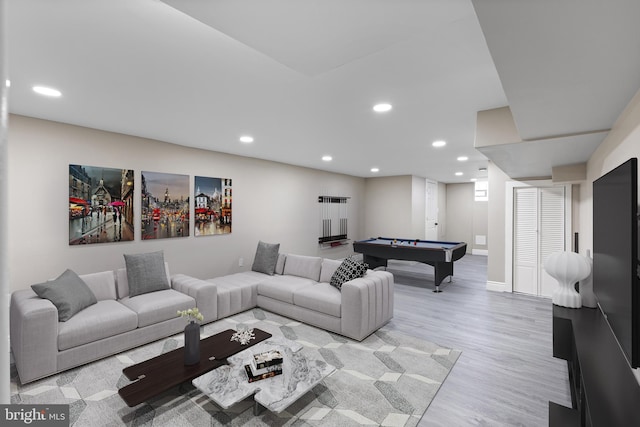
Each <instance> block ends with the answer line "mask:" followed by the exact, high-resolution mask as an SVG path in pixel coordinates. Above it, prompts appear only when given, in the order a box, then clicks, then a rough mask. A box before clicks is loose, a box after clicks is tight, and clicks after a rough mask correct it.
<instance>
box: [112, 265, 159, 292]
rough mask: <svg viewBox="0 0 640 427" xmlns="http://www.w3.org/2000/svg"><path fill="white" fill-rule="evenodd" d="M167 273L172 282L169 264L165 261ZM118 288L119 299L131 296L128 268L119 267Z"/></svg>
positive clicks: (117, 272)
mask: <svg viewBox="0 0 640 427" xmlns="http://www.w3.org/2000/svg"><path fill="white" fill-rule="evenodd" d="M164 270H165V275H166V276H167V281H168V282H169V283H171V276H170V275H169V264H167V263H166V262H165V263H164ZM116 289H117V290H118V299H122V298H124V297H128V296H129V280H128V279H127V269H126V268H119V269H118V270H116Z"/></svg>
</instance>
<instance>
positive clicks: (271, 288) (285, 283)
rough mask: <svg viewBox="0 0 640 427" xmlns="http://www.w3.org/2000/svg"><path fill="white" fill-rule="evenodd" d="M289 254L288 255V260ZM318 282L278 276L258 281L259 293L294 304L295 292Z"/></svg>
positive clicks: (302, 278) (296, 277)
mask: <svg viewBox="0 0 640 427" xmlns="http://www.w3.org/2000/svg"><path fill="white" fill-rule="evenodd" d="M288 260H289V256H287V262H288ZM315 285H317V282H315V281H313V280H311V279H307V278H304V277H298V276H288V275H284V276H276V277H273V278H270V279H267V280H265V281H262V282H260V283H258V295H262V296H265V297H269V298H273V299H276V300H278V301H283V302H287V303H289V304H293V294H294V292H295V291H297V290H298V289H301V288H304V287H306V286H315Z"/></svg>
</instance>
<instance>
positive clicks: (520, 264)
mask: <svg viewBox="0 0 640 427" xmlns="http://www.w3.org/2000/svg"><path fill="white" fill-rule="evenodd" d="M514 191H515V194H514V197H513V203H514V209H513V214H514V219H513V246H514V250H513V291H514V292H522V293H525V294H530V295H537V294H538V271H539V269H538V207H537V204H538V201H537V198H538V194H537V193H538V191H537V189H536V188H531V187H525V188H516V189H514Z"/></svg>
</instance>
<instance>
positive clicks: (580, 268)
mask: <svg viewBox="0 0 640 427" xmlns="http://www.w3.org/2000/svg"><path fill="white" fill-rule="evenodd" d="M544 269H545V271H546V272H547V273H549V275H550V276H551V277H553V278H554V279H556V280H557V281H558V288H557V289H556V290H555V291H554V292H553V296H552V301H553V303H554V304H555V305H559V306H562V307H568V308H580V307H582V297H581V296H580V294H579V293H578V292H576V290H575V288H574V287H573V285H574V284H575V283H576V282H578V281H580V280H583V279H585V278H587V277H588V276H589V273H591V265H590V264H589V262H588V261H587V258H586V257H583V256H582V255H579V254H577V253H574V252H555V253H553V254H551V255H549V257H548V258H547V260H546V261H545V263H544Z"/></svg>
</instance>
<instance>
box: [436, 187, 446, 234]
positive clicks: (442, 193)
mask: <svg viewBox="0 0 640 427" xmlns="http://www.w3.org/2000/svg"><path fill="white" fill-rule="evenodd" d="M446 235H447V184H444V183H442V182H439V183H438V240H446V239H445V236H446Z"/></svg>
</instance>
